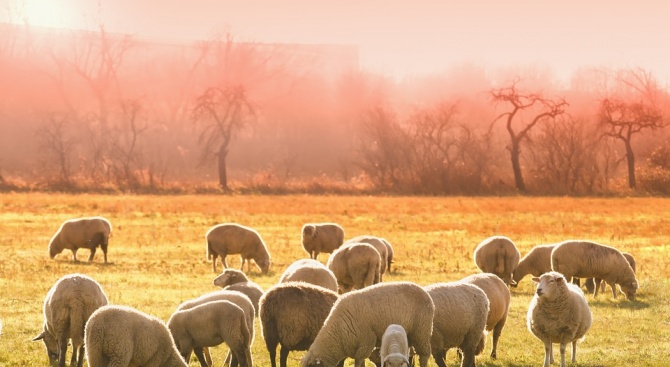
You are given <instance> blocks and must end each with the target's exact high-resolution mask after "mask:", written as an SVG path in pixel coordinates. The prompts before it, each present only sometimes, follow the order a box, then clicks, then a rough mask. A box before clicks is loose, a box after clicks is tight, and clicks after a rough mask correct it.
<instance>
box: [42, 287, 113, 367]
mask: <svg viewBox="0 0 670 367" xmlns="http://www.w3.org/2000/svg"><path fill="white" fill-rule="evenodd" d="M106 304H107V296H106V295H105V292H103V291H102V287H101V286H100V284H98V282H96V281H95V280H93V279H92V278H90V277H88V276H86V275H83V274H69V275H65V276H63V277H62V278H60V279H58V280H57V281H56V283H55V284H54V285H53V286H52V287H51V289H49V292H48V293H47V296H46V298H45V299H44V331H42V333H41V334H40V335H38V336H36V337H35V338H34V339H33V341H37V340H42V341H44V344H45V345H46V348H47V355H48V356H49V359H50V360H51V362H52V363H55V362H56V361H58V365H59V366H60V367H63V366H65V354H66V353H67V345H68V339H69V340H71V341H72V358H71V360H70V365H71V366H74V365H75V363H76V365H77V367H81V366H82V365H83V363H84V326H85V325H86V321H87V320H88V318H89V317H90V316H91V314H93V312H94V311H95V310H97V309H98V308H100V307H102V306H104V305H106Z"/></svg>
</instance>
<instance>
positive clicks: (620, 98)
mask: <svg viewBox="0 0 670 367" xmlns="http://www.w3.org/2000/svg"><path fill="white" fill-rule="evenodd" d="M617 81H618V82H619V83H620V84H622V85H623V86H624V89H627V90H626V91H624V93H620V94H619V95H613V96H610V97H607V98H604V99H603V100H602V101H601V102H600V121H599V125H600V127H601V128H602V129H603V134H604V136H607V137H611V138H614V139H616V140H620V141H621V142H623V144H624V147H625V148H626V163H627V167H628V186H629V187H630V188H631V189H635V188H636V186H637V185H636V182H635V152H634V150H633V136H634V135H636V134H638V133H640V132H642V131H643V130H647V129H649V130H655V129H661V128H664V127H665V126H668V121H667V120H665V119H664V118H663V114H662V112H661V108H660V107H659V106H658V104H657V97H658V95H659V93H660V88H659V87H658V85H657V83H656V80H655V79H654V78H653V77H652V75H651V73H650V72H647V71H645V70H642V69H636V70H627V71H625V72H623V73H619V75H618V76H617Z"/></svg>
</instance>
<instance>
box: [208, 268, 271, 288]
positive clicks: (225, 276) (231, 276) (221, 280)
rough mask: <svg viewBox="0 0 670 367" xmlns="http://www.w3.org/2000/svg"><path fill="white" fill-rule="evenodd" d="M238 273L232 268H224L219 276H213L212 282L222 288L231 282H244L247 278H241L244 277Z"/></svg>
mask: <svg viewBox="0 0 670 367" xmlns="http://www.w3.org/2000/svg"><path fill="white" fill-rule="evenodd" d="M268 266H269V265H268ZM240 273H241V272H240ZM240 273H238V272H237V271H236V270H233V269H226V270H224V271H223V273H221V274H219V276H217V277H216V278H214V281H212V284H214V285H215V286H217V287H221V288H223V287H226V286H229V285H231V284H235V283H240V282H246V281H247V279H243V278H244V277H243V276H242V275H241V274H240Z"/></svg>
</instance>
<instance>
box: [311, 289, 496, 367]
mask: <svg viewBox="0 0 670 367" xmlns="http://www.w3.org/2000/svg"><path fill="white" fill-rule="evenodd" d="M482 294H483V292H482ZM434 312H435V305H434V304H433V301H432V299H431V298H430V295H429V294H428V293H427V292H426V291H425V290H424V289H423V288H421V287H420V286H418V285H416V284H414V283H409V282H388V283H379V284H375V285H372V286H370V287H366V288H364V289H361V290H356V291H352V292H349V293H347V294H344V295H342V296H340V298H339V299H338V300H337V302H335V305H334V306H333V309H332V310H331V311H330V314H329V315H328V318H326V321H325V322H324V324H323V327H322V328H321V330H320V331H319V334H318V335H317V336H316V339H314V342H313V343H312V345H311V346H310V347H309V350H308V351H307V353H306V354H305V356H304V357H303V358H302V360H301V365H302V367H334V366H336V365H337V364H338V363H340V362H341V361H342V360H344V359H345V358H347V357H349V358H354V360H355V366H356V367H362V366H363V364H364V362H365V358H368V356H369V355H370V353H371V352H372V350H373V349H374V348H375V347H379V346H381V339H382V336H383V335H384V332H385V331H386V328H387V327H388V325H391V324H397V325H400V326H402V327H403V328H404V329H405V331H406V332H407V340H408V343H409V345H410V346H411V347H413V348H414V350H415V351H416V353H417V354H418V355H419V364H420V366H421V367H426V366H427V364H428V359H429V357H430V335H431V331H432V330H433V314H434Z"/></svg>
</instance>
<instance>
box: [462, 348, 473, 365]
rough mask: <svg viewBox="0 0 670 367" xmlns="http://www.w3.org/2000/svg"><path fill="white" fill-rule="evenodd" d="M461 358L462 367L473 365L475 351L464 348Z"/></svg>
mask: <svg viewBox="0 0 670 367" xmlns="http://www.w3.org/2000/svg"><path fill="white" fill-rule="evenodd" d="M462 354H463V359H462V361H461V366H463V367H475V352H474V351H473V350H464V351H462Z"/></svg>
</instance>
